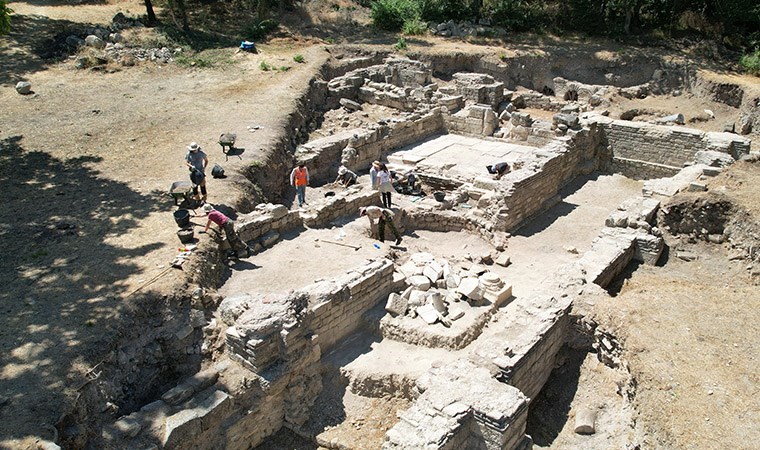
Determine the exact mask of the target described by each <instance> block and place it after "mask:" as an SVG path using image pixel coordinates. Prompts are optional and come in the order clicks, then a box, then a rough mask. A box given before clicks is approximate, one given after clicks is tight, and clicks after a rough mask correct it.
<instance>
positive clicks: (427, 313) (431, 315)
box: [416, 304, 438, 325]
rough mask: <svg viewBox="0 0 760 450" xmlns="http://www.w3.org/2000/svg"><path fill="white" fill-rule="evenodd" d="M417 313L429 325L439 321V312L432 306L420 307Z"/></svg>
mask: <svg viewBox="0 0 760 450" xmlns="http://www.w3.org/2000/svg"><path fill="white" fill-rule="evenodd" d="M416 311H417V314H418V315H419V316H420V318H422V320H424V321H425V323H427V324H428V325H432V324H434V323H436V322H437V321H438V311H436V310H435V307H434V306H433V305H431V304H427V305H422V306H419V307H417V309H416Z"/></svg>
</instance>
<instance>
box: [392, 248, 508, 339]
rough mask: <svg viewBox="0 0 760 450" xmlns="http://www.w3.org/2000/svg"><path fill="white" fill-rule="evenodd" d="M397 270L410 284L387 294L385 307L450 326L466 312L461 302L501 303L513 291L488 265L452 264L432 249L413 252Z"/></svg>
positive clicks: (397, 314) (397, 312) (431, 322)
mask: <svg viewBox="0 0 760 450" xmlns="http://www.w3.org/2000/svg"><path fill="white" fill-rule="evenodd" d="M398 272H399V273H400V274H401V275H402V276H403V277H405V284H406V285H407V286H408V287H407V288H406V289H405V290H404V291H403V292H400V293H397V292H393V293H391V294H390V295H389V296H388V302H387V304H386V306H385V309H386V311H388V312H389V313H391V314H392V315H393V316H408V317H411V318H416V317H419V318H420V319H421V320H422V321H423V322H425V323H426V324H428V325H433V324H435V323H439V322H440V323H441V324H442V325H443V326H445V327H450V326H451V323H452V321H456V320H459V319H461V318H462V317H463V316H464V315H465V309H464V308H462V306H461V305H460V302H467V303H468V304H470V305H471V306H485V305H488V304H493V305H496V306H497V307H498V306H499V305H501V304H502V303H503V302H504V301H506V300H507V299H508V298H509V297H510V296H511V295H512V286H510V285H507V284H506V283H504V281H503V280H501V279H500V278H499V276H498V275H496V274H495V273H493V272H489V271H488V270H487V269H486V267H484V266H481V265H478V264H473V265H471V266H470V267H469V268H468V269H467V270H465V269H464V267H462V268H459V269H457V268H456V267H454V268H452V267H451V265H450V264H449V262H448V261H446V260H441V259H436V258H435V257H434V256H433V255H432V254H430V253H415V254H413V255H412V256H411V257H410V259H409V261H408V262H406V263H405V264H403V265H402V266H400V267H399V268H398Z"/></svg>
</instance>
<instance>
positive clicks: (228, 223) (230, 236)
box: [202, 203, 251, 258]
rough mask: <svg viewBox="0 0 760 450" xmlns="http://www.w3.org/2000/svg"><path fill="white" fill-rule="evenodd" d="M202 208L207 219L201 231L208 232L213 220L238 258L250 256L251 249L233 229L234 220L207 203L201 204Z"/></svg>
mask: <svg viewBox="0 0 760 450" xmlns="http://www.w3.org/2000/svg"><path fill="white" fill-rule="evenodd" d="M203 210H204V211H205V212H206V215H207V216H208V220H207V221H206V228H204V229H203V231H202V232H203V233H208V229H209V227H210V226H211V223H212V222H213V223H215V224H216V225H217V226H218V227H219V228H221V229H223V230H224V234H225V235H226V236H227V242H229V243H230V247H232V250H234V251H235V254H236V255H237V256H238V258H242V257H244V256H250V254H251V250H250V249H249V248H248V246H247V245H246V244H245V242H243V241H242V240H241V239H240V237H239V236H238V234H237V232H236V231H235V222H234V221H233V220H232V219H230V218H229V217H227V216H225V215H224V214H222V213H221V212H219V211H217V210H216V209H214V207H213V206H211V205H210V204H208V203H206V204H205V205H203Z"/></svg>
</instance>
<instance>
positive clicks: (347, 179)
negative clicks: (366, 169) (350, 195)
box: [335, 166, 356, 187]
mask: <svg viewBox="0 0 760 450" xmlns="http://www.w3.org/2000/svg"><path fill="white" fill-rule="evenodd" d="M335 183H340V184H341V185H342V186H343V187H349V186H351V185H352V184H355V183H356V174H355V173H354V172H352V171H350V170H348V168H347V167H346V166H340V167H339V168H338V177H337V178H336V179H335Z"/></svg>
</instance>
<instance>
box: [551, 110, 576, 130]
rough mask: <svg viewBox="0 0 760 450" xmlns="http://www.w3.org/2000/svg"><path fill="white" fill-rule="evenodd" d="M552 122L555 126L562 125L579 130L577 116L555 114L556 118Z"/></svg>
mask: <svg viewBox="0 0 760 450" xmlns="http://www.w3.org/2000/svg"><path fill="white" fill-rule="evenodd" d="M552 122H553V123H554V125H555V126H557V125H560V124H562V125H565V126H566V127H568V128H577V127H578V124H579V121H578V115H577V114H564V113H559V114H555V115H554V117H553V118H552Z"/></svg>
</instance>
